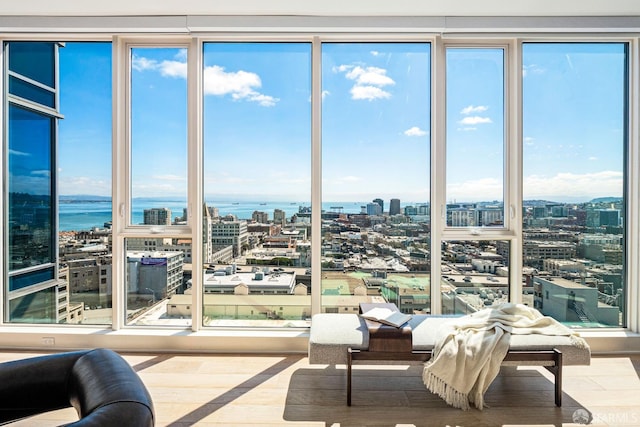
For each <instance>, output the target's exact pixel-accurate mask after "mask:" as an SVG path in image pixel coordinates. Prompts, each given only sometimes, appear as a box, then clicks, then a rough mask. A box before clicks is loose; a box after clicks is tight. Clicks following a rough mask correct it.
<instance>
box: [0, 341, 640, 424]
mask: <svg viewBox="0 0 640 427" xmlns="http://www.w3.org/2000/svg"><path fill="white" fill-rule="evenodd" d="M35 355H38V353H24V352H3V353H0V362H1V361H5V360H14V359H19V358H24V357H30V356H35ZM123 356H124V357H125V359H126V360H127V361H128V362H129V363H130V364H131V365H132V366H133V367H134V369H135V370H136V371H137V372H138V374H139V375H140V377H141V378H142V380H143V381H144V383H145V384H146V385H147V387H148V389H149V391H150V393H151V395H152V398H153V401H154V405H155V412H156V418H157V424H156V425H157V426H171V427H183V426H192V425H194V426H203V427H207V426H234V427H238V426H251V427H259V426H327V427H329V426H333V427H346V426H403V427H405V426H416V427H417V426H470V427H478V426H568V425H576V426H580V425H584V424H585V423H584V422H581V421H580V420H579V419H577V418H575V416H576V415H578V414H581V413H582V414H587V416H589V417H590V418H591V420H590V424H589V425H595V426H640V355H634V356H616V357H598V356H594V357H593V359H592V364H591V366H568V367H565V369H564V387H563V389H564V394H563V406H562V408H557V407H556V406H555V405H554V402H553V383H552V376H551V375H550V374H549V373H548V372H547V371H546V370H544V369H543V368H539V367H519V368H514V367H504V368H503V369H502V371H501V373H500V375H499V376H498V378H497V379H496V380H495V381H494V383H493V384H492V385H491V387H490V388H489V390H488V392H487V394H486V401H487V404H488V405H489V407H488V408H485V409H484V410H483V411H479V410H476V409H471V410H469V411H461V410H459V409H454V408H451V407H449V406H447V405H446V404H445V403H443V401H442V400H441V399H440V398H438V397H437V396H435V395H432V394H431V393H429V392H428V391H426V389H425V387H424V385H423V384H422V381H421V372H422V369H421V366H420V365H405V364H396V365H391V366H390V365H384V366H380V365H377V366H375V365H358V366H357V367H355V368H354V383H353V387H354V388H353V390H354V395H353V406H351V407H348V406H346V402H345V399H346V392H345V386H346V376H345V369H344V367H343V366H338V367H337V368H336V367H327V366H325V365H309V363H308V360H307V358H306V357H305V356H304V355H206V354H189V355H187V354H123ZM76 419H77V416H76V414H75V411H74V410H73V409H65V410H61V411H56V412H51V413H47V414H44V415H41V416H38V417H35V418H31V419H28V420H23V421H20V422H17V423H13V424H11V425H12V426H36V427H39V426H42V427H46V426H54V425H59V424H62V423H64V422H70V421H74V420H76ZM123 427H126V426H123ZM133 427H135V426H133Z"/></svg>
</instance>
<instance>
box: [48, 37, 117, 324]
mask: <svg viewBox="0 0 640 427" xmlns="http://www.w3.org/2000/svg"><path fill="white" fill-rule="evenodd" d="M59 56H60V60H59V62H60V112H61V113H62V114H63V115H64V119H63V120H60V121H59V131H58V166H59V167H58V189H59V192H60V197H59V201H60V204H59V216H58V224H59V225H58V226H59V256H60V265H61V271H60V278H61V279H62V278H63V276H64V278H66V281H67V283H68V300H69V311H70V314H69V320H68V322H73V323H84V324H110V323H111V316H112V311H111V297H112V274H111V271H112V267H111V265H112V259H111V237H112V236H111V123H112V120H111V108H112V106H111V81H112V76H111V62H112V61H111V43H95V42H94V43H84V42H70V43H66V44H65V46H64V47H62V48H60V49H59ZM74 307H81V310H82V313H78V314H77V315H75V316H73V318H72V315H73V312H74V309H72V308H74Z"/></svg>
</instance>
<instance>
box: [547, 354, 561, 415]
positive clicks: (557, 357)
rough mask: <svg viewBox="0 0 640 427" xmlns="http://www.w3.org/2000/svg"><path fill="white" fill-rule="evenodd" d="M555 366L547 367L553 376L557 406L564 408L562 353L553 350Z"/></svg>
mask: <svg viewBox="0 0 640 427" xmlns="http://www.w3.org/2000/svg"><path fill="white" fill-rule="evenodd" d="M553 362H554V365H553V366H545V368H547V370H548V371H549V372H551V373H552V374H553V377H554V385H555V401H556V406H558V407H560V406H562V352H561V351H560V350H558V349H555V348H554V349H553Z"/></svg>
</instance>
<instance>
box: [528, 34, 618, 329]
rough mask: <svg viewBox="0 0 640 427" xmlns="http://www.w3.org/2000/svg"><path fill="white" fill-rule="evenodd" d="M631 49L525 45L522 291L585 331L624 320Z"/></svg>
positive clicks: (603, 45) (543, 309)
mask: <svg viewBox="0 0 640 427" xmlns="http://www.w3.org/2000/svg"><path fill="white" fill-rule="evenodd" d="M627 52H628V47H627V44H626V43H524V44H523V46H522V82H523V84H522V92H523V102H522V115H523V119H522V124H523V126H522V129H523V171H522V173H523V199H524V200H523V227H524V230H523V248H522V251H523V265H524V277H526V284H525V287H524V292H525V293H526V294H527V295H533V303H534V306H535V307H536V308H538V309H539V310H540V311H541V312H542V313H544V314H548V315H551V316H553V317H555V318H557V319H558V320H560V321H563V322H568V323H570V324H575V325H578V326H581V327H585V326H586V327H589V326H596V327H602V326H619V325H624V324H625V321H626V320H625V316H624V315H625V313H626V309H625V303H626V300H625V295H626V289H627V285H626V281H625V277H626V276H625V264H626V262H625V246H626V245H625V242H626V237H625V236H626V230H627V228H626V221H627V217H626V213H627V208H626V207H627V205H628V198H627V197H628V196H627V194H626V192H625V164H626V152H627V144H628V133H627V126H628V124H627V121H628V108H627V105H628V101H627V98H628V93H627V88H628V81H627V78H628V73H627V66H628V58H627V55H628V54H627Z"/></svg>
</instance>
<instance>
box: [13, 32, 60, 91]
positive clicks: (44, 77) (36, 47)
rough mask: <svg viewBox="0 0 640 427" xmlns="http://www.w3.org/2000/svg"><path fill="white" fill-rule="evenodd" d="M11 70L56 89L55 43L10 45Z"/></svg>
mask: <svg viewBox="0 0 640 427" xmlns="http://www.w3.org/2000/svg"><path fill="white" fill-rule="evenodd" d="M9 46H10V47H9V70H10V71H13V72H15V73H18V74H20V75H21V76H24V77H27V78H29V79H31V80H34V81H36V82H38V83H42V84H43V85H46V86H49V87H50V88H54V89H55V81H56V78H55V76H56V74H55V43H51V42H11V43H9Z"/></svg>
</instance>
